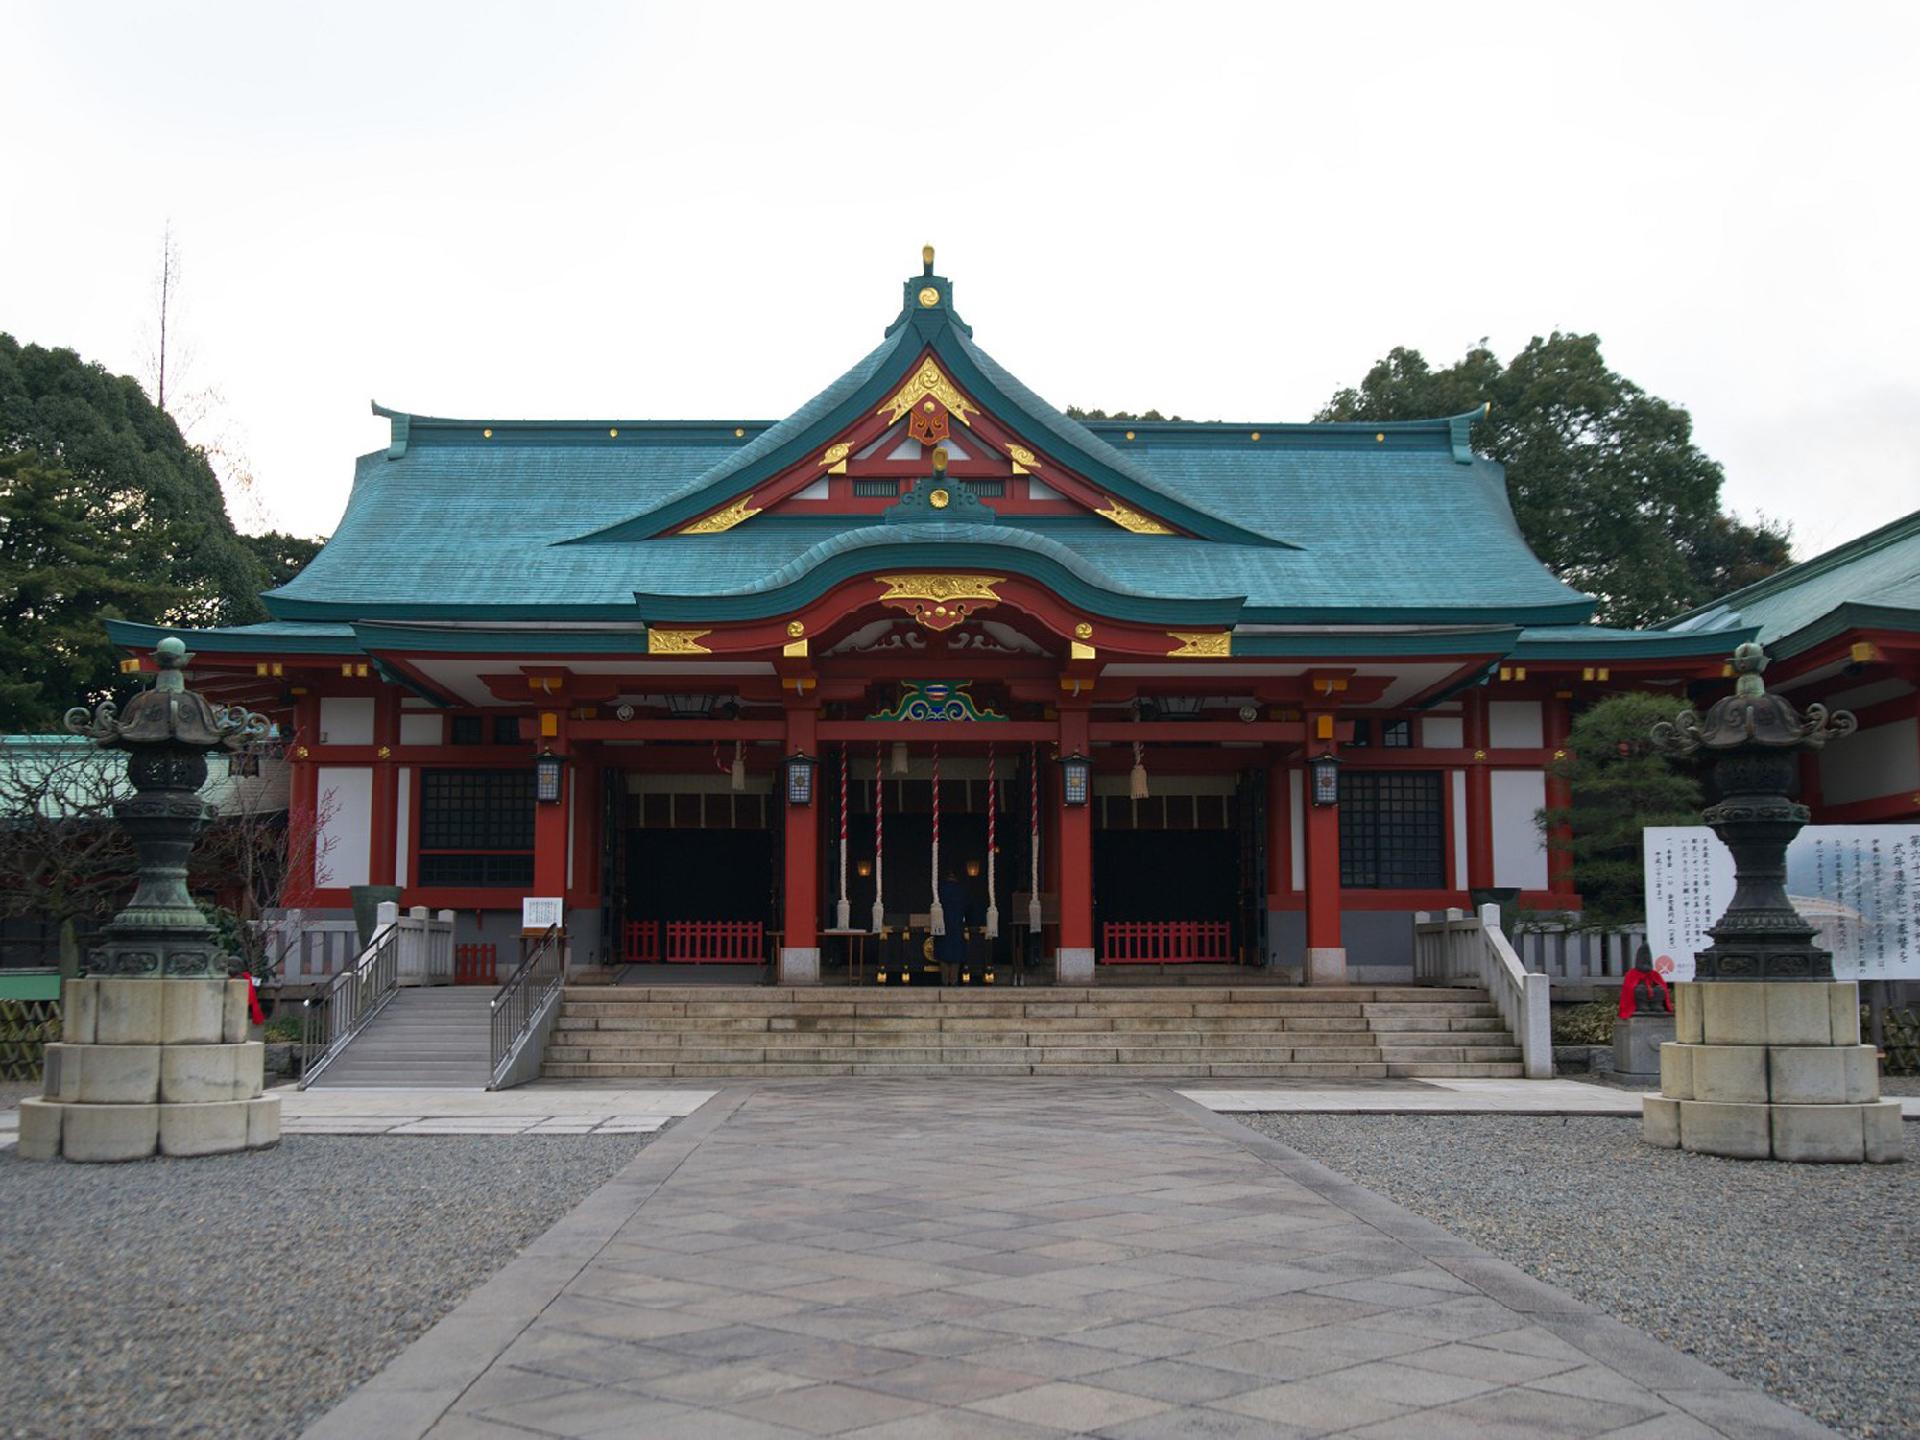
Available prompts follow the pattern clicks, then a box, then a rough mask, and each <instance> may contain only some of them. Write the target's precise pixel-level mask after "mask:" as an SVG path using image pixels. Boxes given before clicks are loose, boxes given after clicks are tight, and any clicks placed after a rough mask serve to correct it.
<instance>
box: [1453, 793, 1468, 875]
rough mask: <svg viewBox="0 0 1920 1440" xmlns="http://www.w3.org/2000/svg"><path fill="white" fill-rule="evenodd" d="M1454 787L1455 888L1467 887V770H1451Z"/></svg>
mask: <svg viewBox="0 0 1920 1440" xmlns="http://www.w3.org/2000/svg"><path fill="white" fill-rule="evenodd" d="M1451 775H1452V779H1451V780H1450V781H1449V784H1450V785H1451V786H1452V788H1453V884H1452V885H1451V886H1450V887H1449V888H1451V889H1454V890H1464V889H1466V888H1467V772H1466V771H1464V770H1455V771H1452V772H1451Z"/></svg>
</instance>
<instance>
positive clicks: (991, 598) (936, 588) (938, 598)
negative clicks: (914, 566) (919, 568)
mask: <svg viewBox="0 0 1920 1440" xmlns="http://www.w3.org/2000/svg"><path fill="white" fill-rule="evenodd" d="M879 580H880V583H881V584H882V585H885V586H886V587H887V588H886V590H885V591H884V592H883V593H882V594H881V596H880V603H881V604H882V605H891V606H893V607H894V608H895V609H896V610H904V611H906V612H907V613H908V614H909V615H911V616H913V618H914V619H915V620H917V621H918V622H919V623H920V624H922V625H924V626H925V627H926V628H927V629H929V630H951V629H952V628H953V627H954V626H955V625H958V624H959V623H960V622H961V621H962V620H965V619H966V618H967V617H968V616H969V615H971V614H973V613H974V612H975V611H976V610H985V609H988V608H989V607H991V606H994V605H997V604H999V603H1000V597H999V596H998V595H996V594H995V593H994V590H993V587H994V586H996V585H1003V584H1005V583H1006V577H1005V576H1004V575H882V576H880V577H879Z"/></svg>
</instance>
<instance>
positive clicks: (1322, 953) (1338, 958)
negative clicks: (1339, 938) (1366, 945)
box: [1306, 946, 1347, 985]
mask: <svg viewBox="0 0 1920 1440" xmlns="http://www.w3.org/2000/svg"><path fill="white" fill-rule="evenodd" d="M1306 978H1307V984H1309V985H1344V984H1346V983H1347V952H1346V950H1345V949H1344V948H1343V947H1338V946H1333V947H1323V948H1309V949H1308V951H1307V977H1306Z"/></svg>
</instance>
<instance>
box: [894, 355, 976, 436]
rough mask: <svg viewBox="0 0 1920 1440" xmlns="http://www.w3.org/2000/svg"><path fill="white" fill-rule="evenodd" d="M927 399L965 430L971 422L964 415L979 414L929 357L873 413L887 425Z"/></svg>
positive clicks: (917, 407)
mask: <svg viewBox="0 0 1920 1440" xmlns="http://www.w3.org/2000/svg"><path fill="white" fill-rule="evenodd" d="M929 399H932V400H936V401H938V402H939V403H940V405H941V406H943V407H944V408H945V409H946V411H947V413H948V414H950V415H952V416H953V418H954V419H956V420H958V421H959V422H960V423H961V424H962V425H966V426H969V427H971V426H972V424H973V422H972V421H971V420H969V419H968V418H967V416H969V415H972V414H977V413H979V409H980V407H979V406H978V405H975V404H974V403H973V402H972V401H971V400H969V399H967V397H966V396H964V395H962V394H961V393H960V392H959V390H957V389H956V388H954V384H953V382H952V381H951V380H949V379H947V377H946V376H945V375H944V374H942V373H941V370H940V367H939V366H938V365H936V364H934V363H933V357H932V356H928V357H927V359H925V360H923V361H922V362H921V364H920V368H919V369H918V370H916V371H914V372H913V375H912V376H911V377H910V378H909V379H908V381H907V383H906V384H904V385H902V386H901V387H900V388H899V390H898V391H896V392H895V393H894V396H893V398H892V399H891V400H889V401H887V403H886V404H884V405H882V406H881V407H880V408H879V409H878V410H876V411H874V412H873V413H874V414H876V415H884V416H886V417H887V423H888V424H889V425H891V424H893V423H894V422H895V421H896V420H898V419H899V418H900V417H901V416H902V415H905V414H906V413H907V412H908V411H910V410H918V409H919V407H920V405H921V403H922V402H923V401H926V400H929Z"/></svg>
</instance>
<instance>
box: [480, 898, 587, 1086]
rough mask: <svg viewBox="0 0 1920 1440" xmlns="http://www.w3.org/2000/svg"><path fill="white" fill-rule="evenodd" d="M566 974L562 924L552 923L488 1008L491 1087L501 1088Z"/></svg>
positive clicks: (495, 994)
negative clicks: (491, 1043) (561, 934)
mask: <svg viewBox="0 0 1920 1440" xmlns="http://www.w3.org/2000/svg"><path fill="white" fill-rule="evenodd" d="M566 974H567V957H566V952H565V949H564V948H563V947H562V946H561V944H560V927H559V926H558V925H549V926H548V927H547V931H546V933H545V934H544V935H542V936H541V937H540V940H539V942H538V943H537V944H536V945H535V946H534V947H533V951H532V953H531V954H529V955H528V956H527V958H526V959H525V960H522V961H521V962H520V965H519V967H518V968H517V969H516V970H515V971H514V972H513V974H511V975H509V976H508V977H507V981H506V983H505V984H504V985H502V986H501V987H500V988H499V989H498V990H497V991H495V992H494V996H493V1001H492V1003H491V1004H490V1005H489V1007H488V1010H489V1012H490V1015H491V1028H492V1032H493V1055H492V1059H493V1069H492V1072H491V1073H492V1077H493V1078H492V1079H491V1080H489V1081H488V1082H487V1088H488V1089H489V1090H492V1089H496V1088H498V1086H499V1084H500V1081H501V1080H502V1079H503V1078H504V1077H505V1075H506V1073H507V1068H508V1066H510V1065H511V1064H512V1063H513V1061H514V1059H515V1057H516V1055H517V1054H518V1052H519V1050H520V1047H521V1045H522V1044H524V1043H525V1041H526V1038H527V1036H528V1035H529V1034H530V1033H531V1032H532V1030H533V1028H534V1026H535V1025H537V1024H538V1023H539V1021H540V1019H541V1017H542V1016H543V1015H544V1014H545V1013H546V1008H547V1005H548V1003H549V1002H550V1001H551V1000H552V999H553V997H554V996H555V995H556V994H557V993H558V992H559V989H560V984H561V982H562V981H563V980H564V979H565V978H566Z"/></svg>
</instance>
